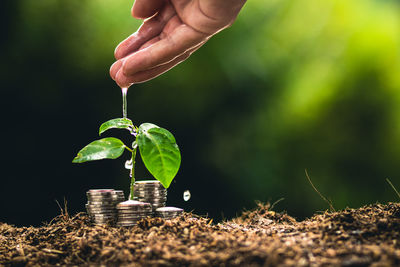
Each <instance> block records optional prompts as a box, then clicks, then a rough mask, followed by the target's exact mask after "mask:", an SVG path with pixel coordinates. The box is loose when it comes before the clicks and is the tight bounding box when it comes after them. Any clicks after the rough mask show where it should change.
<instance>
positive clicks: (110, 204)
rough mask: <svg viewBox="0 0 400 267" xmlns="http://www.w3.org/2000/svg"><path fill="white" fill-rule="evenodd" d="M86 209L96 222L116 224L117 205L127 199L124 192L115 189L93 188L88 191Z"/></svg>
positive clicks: (91, 218)
mask: <svg viewBox="0 0 400 267" xmlns="http://www.w3.org/2000/svg"><path fill="white" fill-rule="evenodd" d="M86 196H87V198H88V203H87V204H86V210H87V213H88V215H89V218H90V220H91V221H92V222H93V223H94V224H114V223H115V221H116V215H117V210H116V208H115V206H116V205H117V204H118V203H119V202H122V201H124V200H125V196H124V192H123V191H121V190H114V189H92V190H89V191H87V192H86Z"/></svg>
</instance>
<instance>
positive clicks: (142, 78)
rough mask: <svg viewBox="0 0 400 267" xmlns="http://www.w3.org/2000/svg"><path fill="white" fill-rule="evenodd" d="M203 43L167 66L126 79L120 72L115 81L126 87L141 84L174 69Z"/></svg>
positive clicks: (141, 72)
mask: <svg viewBox="0 0 400 267" xmlns="http://www.w3.org/2000/svg"><path fill="white" fill-rule="evenodd" d="M204 43H205V42H202V43H201V44H199V45H197V46H195V47H194V48H192V49H189V50H188V51H186V52H185V53H183V54H182V55H180V56H178V57H177V58H175V59H174V60H172V61H171V62H168V63H167V64H164V65H161V66H157V67H155V68H152V69H149V70H145V71H140V72H138V73H135V74H133V75H131V76H128V77H127V76H125V75H123V73H122V71H120V72H118V74H117V77H116V79H117V81H118V83H119V84H122V85H123V86H128V85H131V84H132V83H142V82H146V81H148V80H151V79H153V78H155V77H157V76H159V75H161V74H163V73H165V72H166V71H168V70H170V69H171V68H173V67H175V66H176V65H178V64H179V63H181V62H183V61H185V60H186V59H187V58H188V57H189V56H190V55H191V54H193V52H195V51H196V50H197V49H199V48H200V47H201V46H202V45H203V44H204Z"/></svg>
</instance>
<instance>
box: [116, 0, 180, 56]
mask: <svg viewBox="0 0 400 267" xmlns="http://www.w3.org/2000/svg"><path fill="white" fill-rule="evenodd" d="M175 14H176V13H175V10H174V8H173V6H172V5H165V6H164V7H163V9H162V11H161V12H160V13H159V14H157V16H155V17H153V18H151V19H149V20H146V21H145V22H144V23H143V24H142V26H140V28H139V29H138V30H137V32H135V33H134V34H132V35H131V36H129V37H128V38H126V39H125V40H124V41H122V42H121V43H120V44H119V45H118V46H117V47H116V48H115V51H114V56H115V58H116V59H121V58H123V57H126V56H127V55H129V54H130V53H133V52H135V51H136V50H137V49H138V48H139V47H140V46H142V45H143V44H144V43H145V42H147V41H148V40H150V39H152V38H153V37H155V36H157V35H159V34H160V33H161V32H162V30H163V29H164V26H165V25H166V24H167V22H168V21H169V20H170V19H171V18H172V17H173V16H174V15H175Z"/></svg>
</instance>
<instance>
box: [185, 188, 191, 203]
mask: <svg viewBox="0 0 400 267" xmlns="http://www.w3.org/2000/svg"><path fill="white" fill-rule="evenodd" d="M191 196H192V195H191V194H190V191H189V190H185V192H183V200H185V201H189V199H190V197H191Z"/></svg>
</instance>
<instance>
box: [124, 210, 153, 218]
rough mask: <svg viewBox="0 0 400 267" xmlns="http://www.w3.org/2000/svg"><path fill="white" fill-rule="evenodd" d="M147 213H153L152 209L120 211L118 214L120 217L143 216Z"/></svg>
mask: <svg viewBox="0 0 400 267" xmlns="http://www.w3.org/2000/svg"><path fill="white" fill-rule="evenodd" d="M147 214H152V211H151V210H149V211H140V212H124V213H121V212H119V213H118V216H119V217H129V216H143V215H147Z"/></svg>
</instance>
